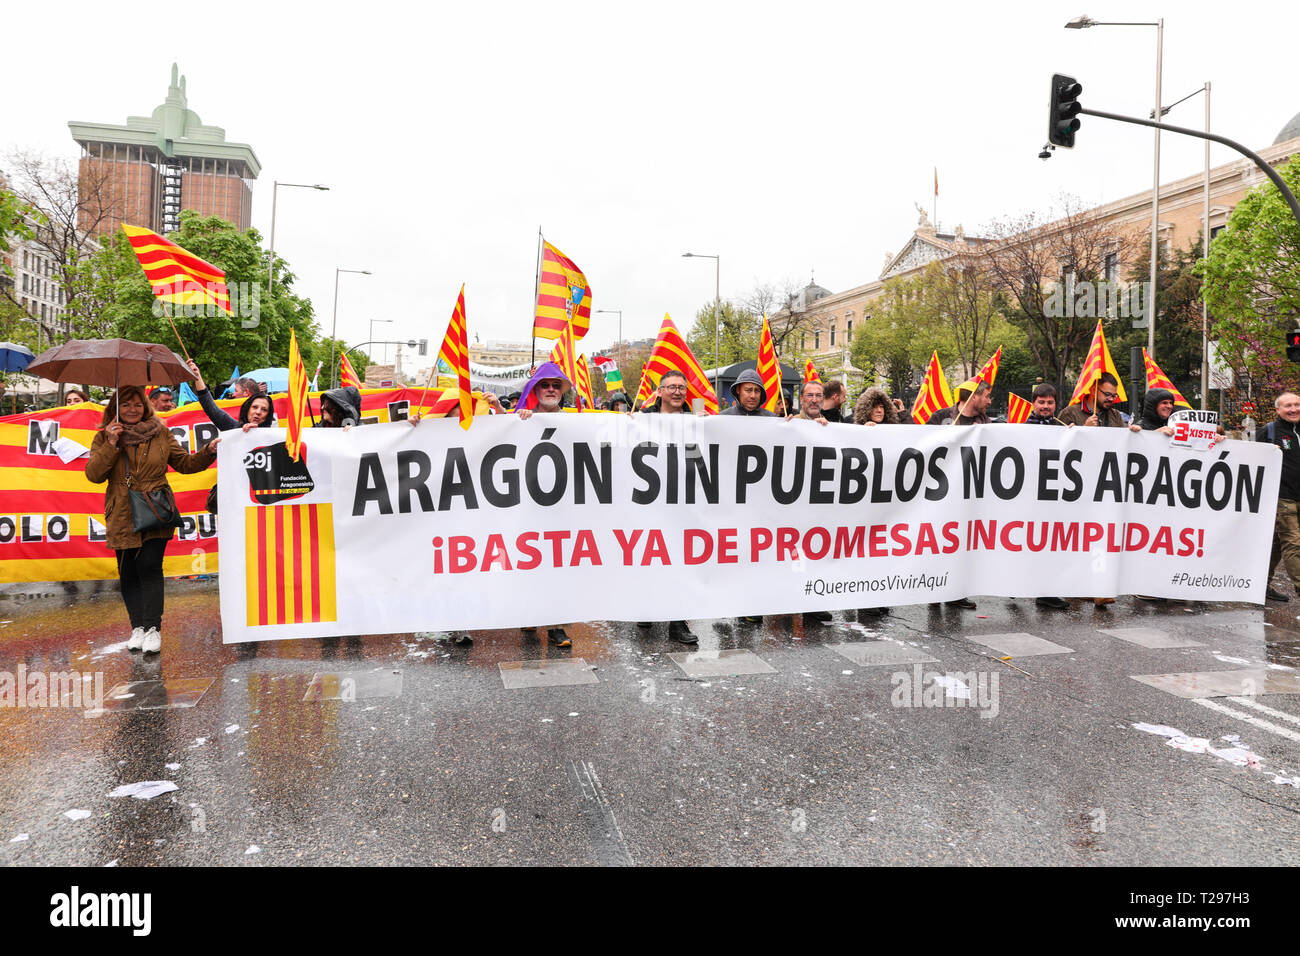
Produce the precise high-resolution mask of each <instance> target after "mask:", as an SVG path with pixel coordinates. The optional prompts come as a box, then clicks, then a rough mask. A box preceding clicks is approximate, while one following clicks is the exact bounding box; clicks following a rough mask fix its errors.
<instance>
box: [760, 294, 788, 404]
mask: <svg viewBox="0 0 1300 956" xmlns="http://www.w3.org/2000/svg"><path fill="white" fill-rule="evenodd" d="M755 371H757V372H758V377H759V378H760V379H762V380H763V390H764V391H765V392H767V401H766V402H764V403H763V407H764V408H766V409H767V410H768V411H769V412H774V411H776V403H777V401H779V400H782V399H784V397H785V396H784V395H782V394H781V366H780V365H779V364H778V363H777V360H776V346H775V345H774V344H773V343H772V327H771V326H769V325H768V324H767V316H766V315H764V316H763V331H762V333H761V334H760V335H759V337H758V367H757V368H756V369H755Z"/></svg>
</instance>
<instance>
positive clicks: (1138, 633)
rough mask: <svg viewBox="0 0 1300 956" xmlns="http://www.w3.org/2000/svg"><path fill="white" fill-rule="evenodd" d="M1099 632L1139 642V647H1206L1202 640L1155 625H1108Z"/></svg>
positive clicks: (1098, 631) (1130, 641) (1122, 639)
mask: <svg viewBox="0 0 1300 956" xmlns="http://www.w3.org/2000/svg"><path fill="white" fill-rule="evenodd" d="M1097 633H1098V634H1105V635H1106V636H1108V637H1114V638H1118V639H1119V640H1121V641H1127V642H1128V643H1130V644H1137V645H1138V646H1139V647H1146V648H1150V649H1153V650H1154V649H1158V648H1165V647H1204V646H1205V645H1204V644H1202V643H1201V642H1200V641H1192V640H1188V639H1187V638H1185V637H1175V636H1174V635H1172V634H1169V633H1167V632H1165V631H1161V630H1157V629H1156V628H1154V627H1108V628H1098V629H1097Z"/></svg>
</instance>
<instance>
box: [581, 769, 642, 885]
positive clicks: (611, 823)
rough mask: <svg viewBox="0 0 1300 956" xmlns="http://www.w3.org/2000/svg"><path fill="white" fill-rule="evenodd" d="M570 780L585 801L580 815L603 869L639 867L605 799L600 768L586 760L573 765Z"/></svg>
mask: <svg viewBox="0 0 1300 956" xmlns="http://www.w3.org/2000/svg"><path fill="white" fill-rule="evenodd" d="M569 779H570V780H571V781H573V785H574V786H575V787H576V788H577V790H578V796H579V797H580V798H581V800H582V806H581V808H580V809H579V811H578V815H579V816H580V817H581V818H582V821H583V823H585V824H586V826H587V833H588V835H589V836H590V837H591V842H592V848H593V849H594V851H595V853H596V859H597V860H598V861H599V862H600V864H601V865H602V866H635V865H636V864H635V863H634V861H633V860H632V853H631V851H630V850H628V848H627V841H626V840H624V839H623V831H622V830H621V829H620V828H619V825H618V821H617V820H615V819H614V811H613V810H612V809H610V806H609V801H608V800H606V799H605V788H604V787H602V786H601V785H600V778H599V777H597V776H596V768H595V767H593V766H592V765H591V763H590V762H589V761H586V760H574V761H571V762H570V763H569Z"/></svg>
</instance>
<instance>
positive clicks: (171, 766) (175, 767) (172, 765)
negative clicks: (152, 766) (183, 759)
mask: <svg viewBox="0 0 1300 956" xmlns="http://www.w3.org/2000/svg"><path fill="white" fill-rule="evenodd" d="M163 766H164V767H166V768H167V769H168V770H180V769H181V765H180V764H178V763H169V764H163Z"/></svg>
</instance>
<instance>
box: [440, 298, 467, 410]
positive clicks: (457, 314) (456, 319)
mask: <svg viewBox="0 0 1300 956" xmlns="http://www.w3.org/2000/svg"><path fill="white" fill-rule="evenodd" d="M438 359H439V360H440V361H444V362H446V363H447V364H448V365H449V366H451V370H452V373H453V374H454V375H455V376H456V384H457V388H459V390H460V427H461V428H463V429H466V430H468V429H469V426H470V425H472V424H473V423H474V406H473V398H472V396H471V395H470V385H469V331H468V324H467V322H466V319H465V287H464V286H463V285H462V286H461V287H460V295H459V296H458V297H457V299H456V308H455V309H453V310H452V313H451V319H450V321H448V323H447V334H446V335H445V336H444V337H443V340H442V348H440V349H438Z"/></svg>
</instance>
